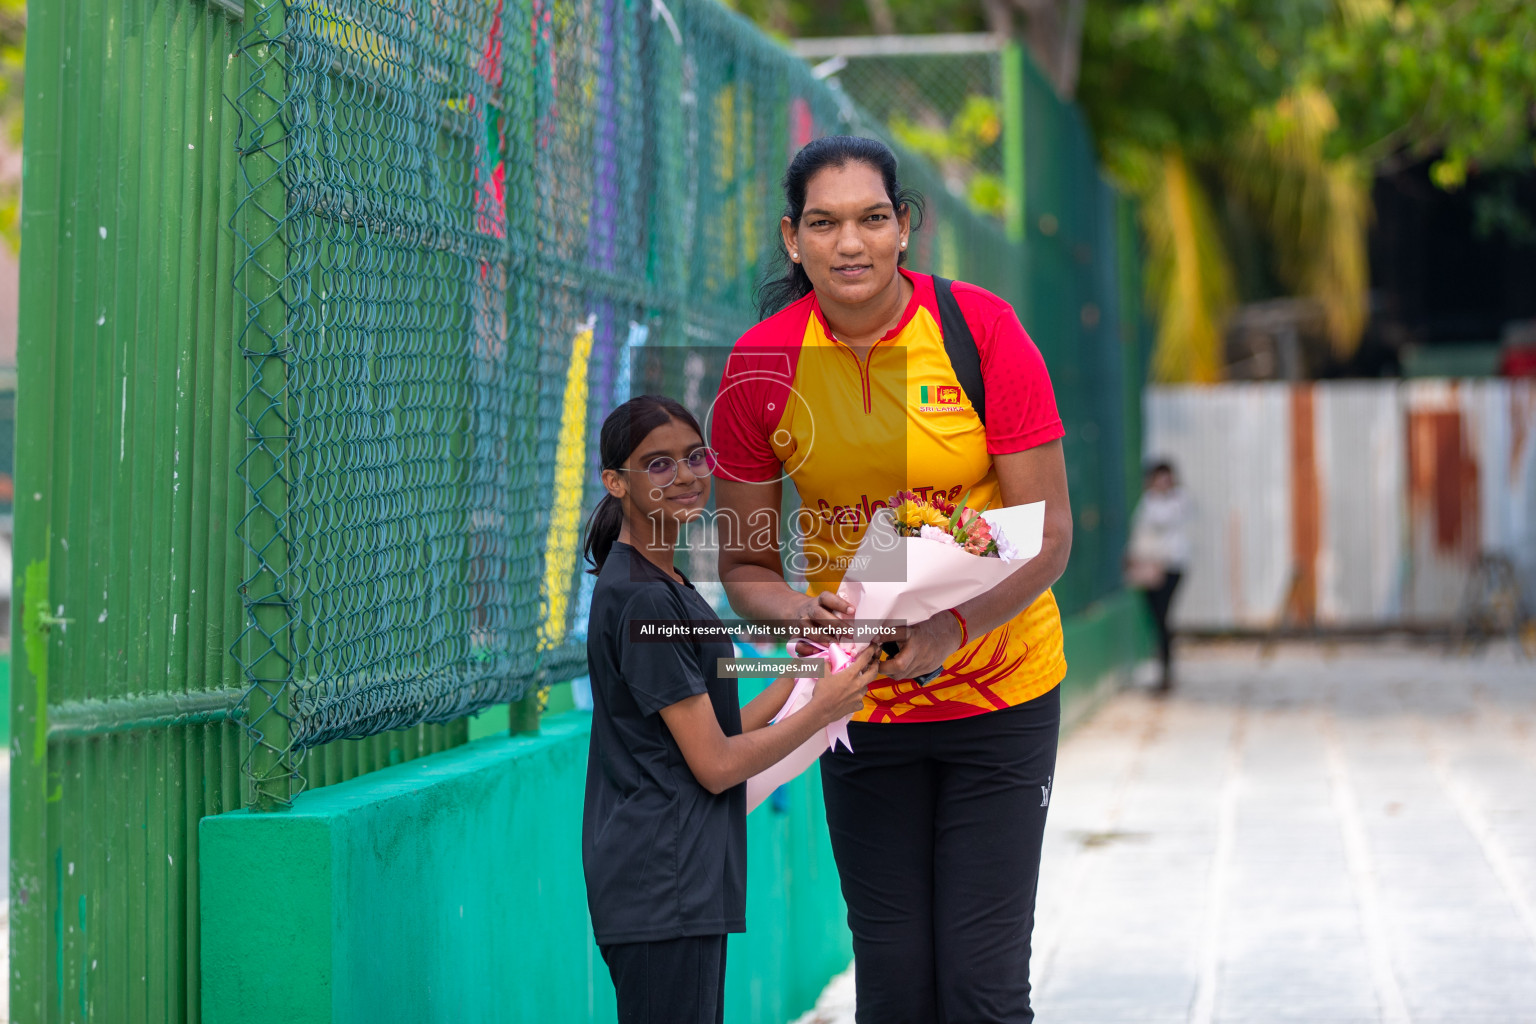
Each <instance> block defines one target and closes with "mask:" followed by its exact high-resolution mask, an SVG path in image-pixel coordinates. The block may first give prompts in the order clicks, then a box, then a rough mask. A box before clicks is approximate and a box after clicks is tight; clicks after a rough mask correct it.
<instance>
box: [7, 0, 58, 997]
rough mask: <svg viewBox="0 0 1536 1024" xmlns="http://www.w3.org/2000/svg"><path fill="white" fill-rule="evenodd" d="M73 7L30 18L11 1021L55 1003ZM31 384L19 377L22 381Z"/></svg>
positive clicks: (50, 7) (14, 620)
mask: <svg viewBox="0 0 1536 1024" xmlns="http://www.w3.org/2000/svg"><path fill="white" fill-rule="evenodd" d="M68 11H69V7H68V6H67V5H63V4H42V5H39V6H37V7H36V9H35V10H33V11H32V17H31V19H30V24H29V25H28V33H27V34H28V39H27V67H26V72H27V75H26V100H25V102H26V112H27V115H28V116H27V119H26V127H25V132H26V138H25V141H24V146H25V151H26V155H27V158H26V160H25V161H24V163H23V165H22V182H23V189H22V195H23V197H24V198H23V201H22V215H21V231H22V238H23V239H24V240H25V244H26V250H27V258H26V259H25V260H24V261H22V264H21V291H20V309H19V311H18V312H19V323H18V331H17V351H16V356H17V364H18V367H17V381H18V387H17V391H16V398H17V401H16V417H17V427H18V429H17V431H16V499H15V516H16V520H15V541H14V545H15V555H14V563H13V564H14V566H15V569H14V574H15V578H14V580H13V583H12V588H11V593H13V594H14V595H16V596H15V600H14V601H13V603H12V608H11V636H13V637H15V638H16V641H15V643H14V644H13V648H12V659H11V695H10V700H11V877H10V933H11V937H10V943H11V949H10V956H11V970H10V981H9V984H10V988H11V1000H10V1001H11V1015H12V1018H13V1019H15V1020H44V1019H46V1016H47V1015H46V1011H45V1006H46V1005H47V1000H48V988H49V985H48V980H49V975H50V974H51V971H50V970H49V967H50V964H49V960H50V957H49V946H50V943H49V942H48V938H49V925H50V923H51V922H50V917H51V915H50V914H49V905H48V904H49V900H48V897H47V889H46V886H47V884H48V882H47V880H48V875H49V866H48V835H47V801H48V661H49V647H50V626H49V624H48V621H47V620H49V619H51V618H52V616H51V615H50V613H51V612H53V610H54V609H53V606H52V605H50V604H49V599H48V590H49V557H48V555H49V551H48V545H49V536H50V530H49V524H50V522H51V519H52V515H53V488H52V486H51V485H50V480H51V479H52V475H53V463H54V457H55V452H54V443H53V438H54V430H53V411H54V409H53V406H54V390H55V388H56V386H57V384H56V382H55V380H54V350H55V345H56V342H57V335H58V330H59V322H58V314H59V308H58V303H59V297H58V290H59V285H60V282H61V281H62V279H63V278H62V275H61V274H60V273H59V270H60V257H61V253H60V236H61V234H62V231H63V229H62V223H61V222H62V218H63V216H64V210H63V205H62V202H61V198H60V193H61V191H62V188H61V183H62V177H63V176H62V173H61V166H60V163H61V161H60V155H61V146H62V139H61V136H62V134H63V131H64V124H63V120H64V119H63V110H64V102H63V100H64V95H63V90H64V82H65V80H66V79H67V74H66V70H65V66H66V64H67V61H66V60H65V59H64V52H63V36H64V22H65V20H66V18H67V17H68ZM23 385H24V386H23Z"/></svg>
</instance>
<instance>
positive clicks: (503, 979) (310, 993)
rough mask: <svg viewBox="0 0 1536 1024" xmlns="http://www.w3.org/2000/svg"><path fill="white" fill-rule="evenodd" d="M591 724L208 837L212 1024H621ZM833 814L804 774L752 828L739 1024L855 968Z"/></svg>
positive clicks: (465, 750)
mask: <svg viewBox="0 0 1536 1024" xmlns="http://www.w3.org/2000/svg"><path fill="white" fill-rule="evenodd" d="M590 720H591V719H590V716H588V715H585V714H582V713H580V712H570V713H567V714H563V715H557V716H553V717H548V718H546V719H545V720H544V723H543V728H542V730H541V732H540V734H539V735H538V736H534V737H520V738H517V739H510V738H506V737H493V738H487V739H482V740H478V741H476V742H473V743H470V744H469V745H468V746H465V747H461V748H458V749H455V750H451V751H446V752H444V753H442V754H439V755H436V756H434V757H430V758H426V759H424V760H420V761H414V762H410V763H407V764H403V765H399V766H397V767H394V768H387V769H384V770H382V771H378V772H374V773H372V774H370V775H367V776H364V777H362V778H359V779H354V780H352V781H349V782H343V783H340V784H337V785H334V786H327V787H325V788H324V789H320V790H316V791H313V792H311V793H306V794H304V795H302V796H300V797H299V798H298V800H297V801H296V803H295V805H294V808H293V810H292V811H290V812H287V813H275V814H264V815H254V814H249V813H246V812H244V811H237V812H233V813H230V814H223V815H218V816H216V817H209V818H205V819H203V821H202V824H201V826H200V839H201V844H202V858H201V870H202V894H203V899H202V926H203V933H202V934H203V989H202V991H203V1013H204V1020H205V1021H207V1022H208V1024H232V1022H236V1021H239V1022H258V1021H259V1022H263V1024H266V1022H270V1021H275V1020H282V1021H285V1022H290V1024H308V1022H320V1021H325V1022H329V1024H363V1022H367V1024H376V1022H378V1021H395V1020H399V1021H407V1020H408V1021H452V1022H455V1024H457V1022H460V1021H529V1022H532V1021H537V1022H540V1024H545V1022H561V1024H563V1022H568V1021H569V1022H575V1021H594V1022H602V1024H607V1022H611V1021H613V1020H614V1019H615V1015H614V1008H613V992H612V987H611V985H610V984H609V981H608V975H607V969H606V967H605V966H604V965H603V963H602V960H601V958H600V957H599V955H598V953H597V950H596V948H595V947H594V946H593V944H592V938H591V932H590V927H589V924H588V920H587V912H586V892H585V889H584V886H583V882H582V874H581V870H580V864H581V845H580V842H581V804H582V792H583V784H584V780H585V774H586V758H587V734H588V726H589V723H590ZM822 814H823V811H822V805H821V799H820V784H819V781H818V780H817V777H816V775H815V773H808V774H807V775H806V776H805V777H803V778H801V779H800V780H797V781H796V783H794V784H793V785H792V786H791V787H790V793H789V799H788V806H787V808H786V810H785V811H784V812H782V813H781V812H778V811H774V810H771V809H767V808H765V809H763V810H760V811H758V812H757V813H756V814H753V815H752V817H751V819H750V821H749V827H748V833H749V851H748V858H749V860H748V863H749V865H750V867H749V870H750V872H751V877H750V879H749V891H750V896H749V903H748V920H749V922H750V923H751V925H752V929H753V930H752V932H751V934H750V935H747V936H734V937H733V938H732V942H731V948H730V953H729V957H728V967H729V977H728V992H729V999H730V1003H729V1006H730V1009H729V1011H728V1014H727V1019H728V1020H730V1021H732V1022H733V1024H735V1022H741V1024H749V1022H750V1024H758V1022H762V1024H781V1022H783V1021H786V1020H790V1019H792V1018H793V1017H795V1016H797V1015H798V1014H799V1013H800V1012H802V1011H803V1010H805V1009H807V1008H808V1007H809V1006H810V1005H811V1004H812V1003H814V1002H815V999H816V996H817V994H818V993H819V992H820V991H821V989H822V987H823V986H824V985H825V984H826V981H827V979H828V978H830V977H831V976H832V975H833V974H835V973H836V972H838V971H840V970H842V968H843V967H845V966H846V965H847V963H848V960H849V959H850V957H851V955H852V954H851V951H850V946H849V941H848V938H847V935H846V932H845V929H844V927H843V917H844V911H843V906H842V901H841V897H840V896H839V894H838V886H837V872H836V869H835V868H834V866H833V864H832V857H831V850H830V848H829V846H828V844H827V840H826V828H825V826H824V825H823V823H822ZM275 950H282V951H283V952H282V953H281V955H272V953H273V951H275Z"/></svg>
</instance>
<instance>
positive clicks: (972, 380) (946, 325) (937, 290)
mask: <svg viewBox="0 0 1536 1024" xmlns="http://www.w3.org/2000/svg"><path fill="white" fill-rule="evenodd" d="M953 284H954V282H953V281H950V280H949V279H947V278H943V277H939V276H938V275H934V278H933V292H934V295H935V296H937V298H938V300H939V329H940V330H941V331H943V333H944V351H945V352H946V353H948V354H949V365H950V366H951V367H952V368H953V369H954V371H955V379H956V380H958V381H959V382H960V387H961V388H962V389H963V390H964V391H965V397H967V398H969V399H970V400H971V407H972V408H974V409H975V410H976V418H977V419H979V420H981V425H982V426H983V427H985V426H986V425H987V395H986V390H985V389H984V388H983V387H982V383H981V352H980V351H978V350H977V348H976V336H975V335H973V334H972V333H971V325H970V324H968V323H966V322H965V316H964V315H963V314H962V313H961V312H960V303H958V302H956V301H955V293H954V291H953V290H952V289H951V287H950V286H951V285H953Z"/></svg>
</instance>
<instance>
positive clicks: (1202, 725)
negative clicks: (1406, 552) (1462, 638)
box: [804, 644, 1536, 1024]
mask: <svg viewBox="0 0 1536 1024" xmlns="http://www.w3.org/2000/svg"><path fill="white" fill-rule="evenodd" d="M1182 658H1183V662H1182V668H1181V675H1180V685H1179V687H1178V689H1177V690H1176V691H1175V693H1174V694H1173V696H1171V697H1170V698H1167V699H1162V700H1159V699H1156V698H1154V697H1151V696H1149V695H1147V694H1145V693H1144V692H1140V691H1131V692H1126V693H1123V694H1121V695H1119V696H1117V697H1116V698H1115V699H1114V700H1112V701H1111V702H1110V703H1109V704H1108V705H1106V706H1105V707H1104V708H1103V709H1102V710H1101V711H1100V712H1099V713H1098V714H1097V715H1096V716H1095V717H1094V718H1093V719H1091V720H1090V721H1088V722H1087V723H1085V724H1084V725H1082V726H1081V727H1079V728H1078V730H1077V731H1076V732H1074V733H1073V735H1072V736H1071V737H1070V739H1069V740H1068V741H1067V742H1066V743H1065V744H1064V745H1063V747H1062V751H1061V756H1060V760H1059V763H1058V768H1057V774H1056V782H1055V786H1054V791H1053V794H1052V807H1051V815H1050V823H1049V826H1048V829H1047V835H1046V849H1045V859H1044V863H1043V865H1042V876H1041V887H1040V900H1039V920H1038V922H1037V924H1036V928H1035V959H1034V965H1033V975H1034V979H1035V992H1036V999H1035V1003H1036V1010H1037V1020H1039V1021H1040V1022H1041V1024H1131V1022H1138V1024H1139V1022H1159V1024H1161V1022H1167V1024H1174V1022H1177V1024H1185V1022H1191V1024H1238V1022H1244V1024H1268V1022H1277V1024H1282V1022H1283V1024H1288V1022H1299V1021H1307V1022H1312V1024H1357V1022H1358V1024H1367V1022H1370V1024H1377V1022H1386V1024H1405V1022H1410V1021H1411V1022H1415V1024H1536V662H1531V661H1519V660H1516V659H1515V658H1514V657H1513V655H1512V652H1510V651H1509V650H1507V649H1506V650H1502V651H1500V650H1494V651H1492V652H1490V653H1488V654H1486V655H1482V656H1472V657H1457V658H1448V657H1446V656H1445V655H1444V654H1443V653H1442V652H1441V651H1440V650H1438V649H1436V648H1431V647H1416V646H1407V645H1331V644H1324V645H1315V646H1302V645H1295V646H1281V647H1280V648H1279V649H1277V650H1274V651H1271V652H1268V656H1265V652H1262V651H1261V650H1260V648H1259V647H1257V646H1256V645H1253V644H1225V645H1207V646H1202V647H1198V648H1193V649H1189V650H1186V651H1184V652H1182ZM851 991H852V988H851V985H850V984H849V979H847V978H844V979H841V982H840V984H834V986H833V987H832V988H831V989H829V991H828V993H827V997H826V998H825V999H824V1000H823V1004H822V1006H821V1009H820V1010H818V1011H816V1012H814V1013H813V1014H807V1016H806V1018H804V1019H805V1020H806V1021H807V1022H809V1021H812V1020H816V1021H819V1022H822V1024H845V1022H846V1024H851V1022H852V1020H853V1015H852V997H851Z"/></svg>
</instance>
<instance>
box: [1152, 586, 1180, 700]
mask: <svg viewBox="0 0 1536 1024" xmlns="http://www.w3.org/2000/svg"><path fill="white" fill-rule="evenodd" d="M1183 578H1184V574H1183V573H1180V572H1167V573H1164V574H1163V585H1162V586H1160V587H1158V588H1157V589H1156V590H1143V591H1142V594H1143V595H1145V596H1146V599H1147V609H1148V610H1149V611H1150V612H1151V613H1152V624H1153V625H1154V626H1156V627H1157V654H1158V659H1159V660H1160V661H1161V662H1162V666H1163V680H1164V681H1165V683H1166V681H1167V680H1168V679H1169V672H1170V671H1171V669H1172V667H1173V633H1172V631H1171V630H1169V628H1168V609H1169V608H1171V607H1172V606H1173V592H1174V591H1175V590H1178V589H1179V580H1181V579H1183Z"/></svg>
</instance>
